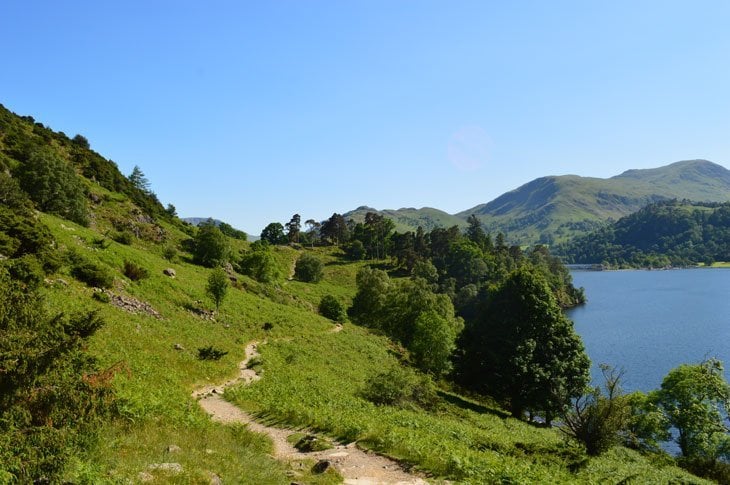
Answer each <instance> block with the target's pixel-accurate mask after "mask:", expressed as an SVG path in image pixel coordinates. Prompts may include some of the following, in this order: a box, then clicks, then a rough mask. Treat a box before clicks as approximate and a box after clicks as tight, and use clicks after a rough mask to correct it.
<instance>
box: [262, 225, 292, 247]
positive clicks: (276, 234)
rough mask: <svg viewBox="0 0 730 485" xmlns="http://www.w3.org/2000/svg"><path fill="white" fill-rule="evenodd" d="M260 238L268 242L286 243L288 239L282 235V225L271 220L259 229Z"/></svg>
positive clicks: (274, 243) (273, 243)
mask: <svg viewBox="0 0 730 485" xmlns="http://www.w3.org/2000/svg"><path fill="white" fill-rule="evenodd" d="M261 240H262V241H266V242H267V243H269V244H272V245H276V244H286V243H287V242H288V241H289V240H288V239H287V237H286V235H284V226H282V225H281V223H279V222H272V223H271V224H269V225H267V226H266V227H265V228H264V230H263V231H261Z"/></svg>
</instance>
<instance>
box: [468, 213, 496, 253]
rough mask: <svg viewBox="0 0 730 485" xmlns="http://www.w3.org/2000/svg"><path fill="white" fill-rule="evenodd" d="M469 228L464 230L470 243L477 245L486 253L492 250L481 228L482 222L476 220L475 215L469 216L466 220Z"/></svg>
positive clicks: (490, 242)
mask: <svg viewBox="0 0 730 485" xmlns="http://www.w3.org/2000/svg"><path fill="white" fill-rule="evenodd" d="M466 222H467V224H469V226H468V227H467V228H466V237H467V239H469V240H470V241H471V242H473V243H474V244H476V245H477V247H478V248H479V249H481V250H482V251H488V250H491V249H492V240H491V239H490V238H489V236H488V235H487V233H486V232H484V229H483V228H482V222H481V221H480V220H479V219H477V216H476V215H475V214H472V215H470V216H469V218H468V219H467V220H466Z"/></svg>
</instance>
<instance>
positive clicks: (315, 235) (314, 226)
mask: <svg viewBox="0 0 730 485" xmlns="http://www.w3.org/2000/svg"><path fill="white" fill-rule="evenodd" d="M304 224H305V225H306V226H307V234H308V235H309V241H310V242H311V244H312V247H314V244H315V243H318V242H319V230H320V228H321V227H322V224H320V223H319V222H317V221H315V220H314V219H307V220H306V221H304Z"/></svg>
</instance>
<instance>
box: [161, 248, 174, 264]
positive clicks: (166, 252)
mask: <svg viewBox="0 0 730 485" xmlns="http://www.w3.org/2000/svg"><path fill="white" fill-rule="evenodd" d="M162 257H163V258H165V259H166V260H168V261H174V260H175V258H176V257H177V249H175V246H165V247H164V248H163V249H162Z"/></svg>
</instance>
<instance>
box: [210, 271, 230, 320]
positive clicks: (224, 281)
mask: <svg viewBox="0 0 730 485" xmlns="http://www.w3.org/2000/svg"><path fill="white" fill-rule="evenodd" d="M229 286H230V282H229V281H228V275H227V274H226V272H225V271H224V270H223V268H215V269H214V270H213V271H212V272H211V273H210V276H208V284H207V285H206V287H205V291H206V293H207V294H208V296H210V298H211V300H213V303H215V309H216V310H218V308H220V305H221V303H222V302H223V299H224V298H225V297H226V293H227V292H228V287H229Z"/></svg>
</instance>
